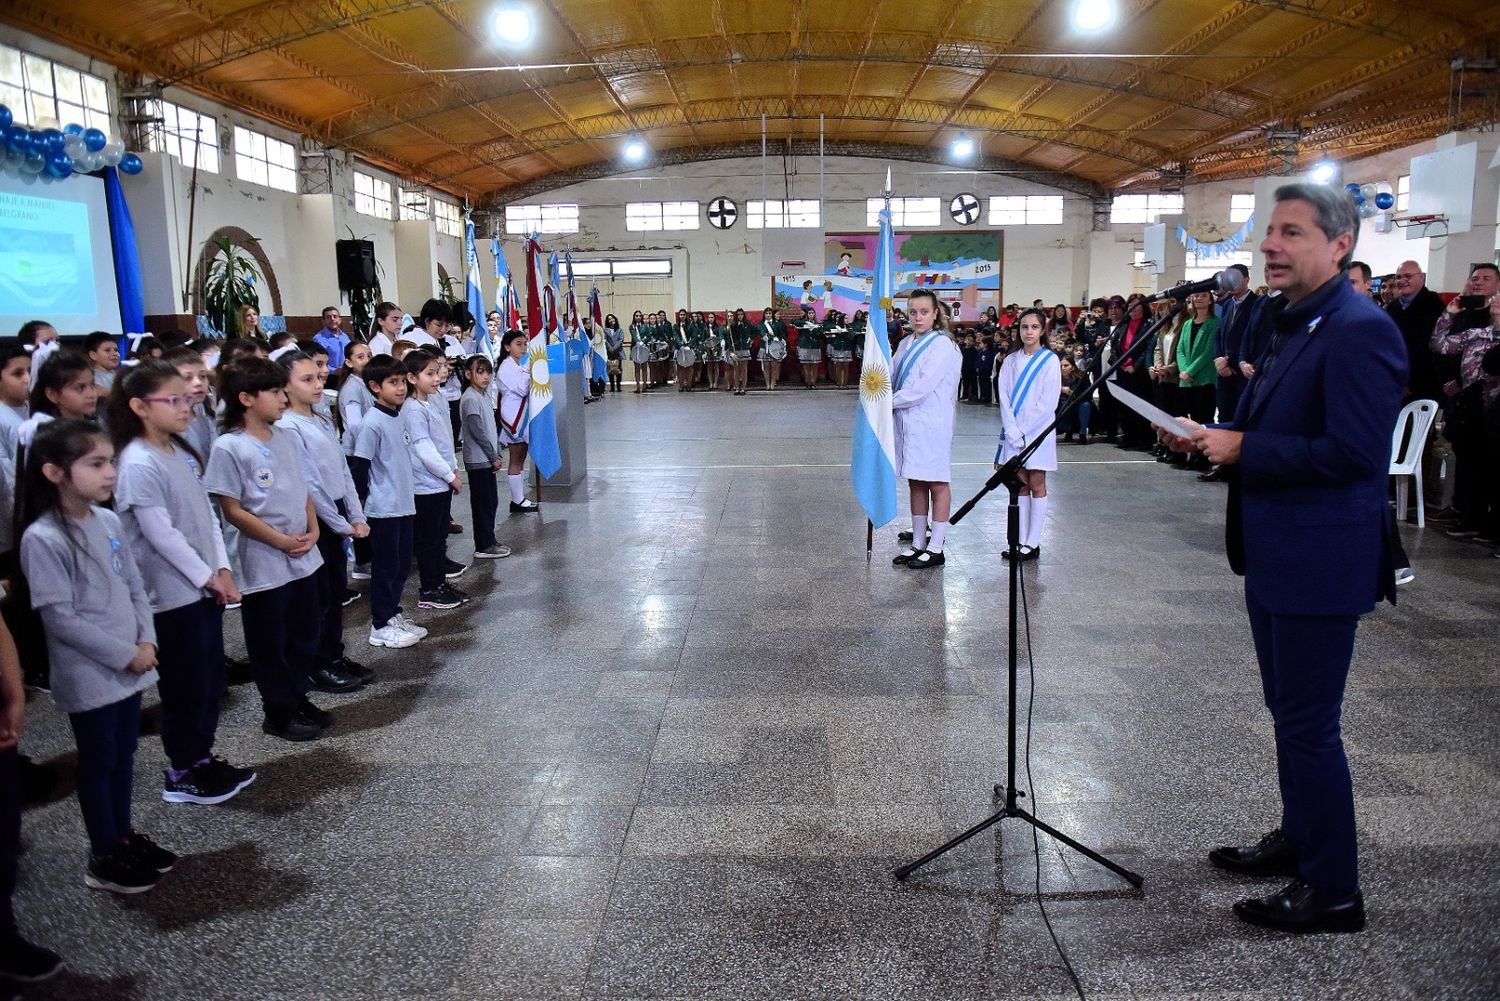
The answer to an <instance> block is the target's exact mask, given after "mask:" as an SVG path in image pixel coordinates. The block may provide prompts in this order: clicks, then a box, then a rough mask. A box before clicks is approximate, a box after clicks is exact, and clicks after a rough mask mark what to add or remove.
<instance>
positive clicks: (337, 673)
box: [308, 665, 364, 694]
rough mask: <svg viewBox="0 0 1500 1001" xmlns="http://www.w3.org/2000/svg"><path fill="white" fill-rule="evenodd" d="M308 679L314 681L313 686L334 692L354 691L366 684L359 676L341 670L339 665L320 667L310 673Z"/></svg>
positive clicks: (321, 690) (320, 689)
mask: <svg viewBox="0 0 1500 1001" xmlns="http://www.w3.org/2000/svg"><path fill="white" fill-rule="evenodd" d="M308 680H309V681H311V682H312V686H313V687H314V688H316V689H317V690H318V691H320V692H333V693H334V694H340V693H343V692H352V691H354V690H355V689H356V688H359V687H360V686H362V685H363V684H364V682H363V681H360V680H359V679H358V678H356V677H353V676H351V675H348V674H345V673H344V672H343V671H341V670H339V668H338V666H337V665H332V666H329V667H320V668H318V669H317V670H316V671H314V672H313V673H312V674H311V675H309V677H308Z"/></svg>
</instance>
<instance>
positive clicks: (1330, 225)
mask: <svg viewBox="0 0 1500 1001" xmlns="http://www.w3.org/2000/svg"><path fill="white" fill-rule="evenodd" d="M1276 200H1277V201H1278V202H1293V201H1296V202H1307V204H1309V205H1311V206H1312V207H1313V211H1314V212H1316V213H1317V222H1318V228H1319V229H1321V230H1322V231H1323V235H1324V236H1326V237H1328V239H1330V240H1336V239H1338V237H1339V236H1341V235H1342V234H1344V233H1348V234H1349V236H1350V237H1351V239H1350V241H1349V252H1348V253H1347V254H1345V255H1344V256H1343V258H1342V259H1340V260H1339V268H1340V269H1342V270H1345V271H1347V270H1348V269H1349V264H1350V262H1351V261H1353V260H1354V246H1355V244H1357V243H1359V207H1358V206H1356V205H1355V204H1354V197H1353V196H1352V195H1350V194H1349V192H1348V191H1347V190H1345V189H1344V188H1334V187H1330V186H1329V185H1326V184H1283V185H1282V186H1281V187H1279V188H1277V189H1276Z"/></svg>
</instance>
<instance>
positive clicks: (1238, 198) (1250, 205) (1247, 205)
mask: <svg viewBox="0 0 1500 1001" xmlns="http://www.w3.org/2000/svg"><path fill="white" fill-rule="evenodd" d="M1254 213H1255V196H1254V195H1253V194H1251V195H1230V196H1229V221H1230V222H1244V221H1245V220H1246V219H1249V218H1250V217H1251V216H1252V215H1253V214H1254Z"/></svg>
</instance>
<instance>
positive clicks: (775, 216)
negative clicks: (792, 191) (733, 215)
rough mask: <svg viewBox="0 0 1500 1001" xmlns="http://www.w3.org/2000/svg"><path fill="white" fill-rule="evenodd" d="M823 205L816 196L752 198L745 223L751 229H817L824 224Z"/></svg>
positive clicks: (746, 212)
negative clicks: (787, 199) (788, 198)
mask: <svg viewBox="0 0 1500 1001" xmlns="http://www.w3.org/2000/svg"><path fill="white" fill-rule="evenodd" d="M822 209H823V206H822V203H821V202H819V201H818V200H817V199H816V198H801V199H797V198H794V199H791V200H789V201H776V200H774V199H771V200H767V201H764V202H763V201H761V200H760V199H758V198H756V199H751V201H750V204H749V205H748V206H747V208H746V211H745V225H747V226H749V227H750V228H751V229H817V228H818V227H819V226H821V225H823V211H822Z"/></svg>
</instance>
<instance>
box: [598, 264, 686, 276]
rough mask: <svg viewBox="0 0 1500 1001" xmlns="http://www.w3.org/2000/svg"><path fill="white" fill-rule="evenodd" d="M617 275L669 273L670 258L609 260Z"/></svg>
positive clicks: (670, 267) (670, 270)
mask: <svg viewBox="0 0 1500 1001" xmlns="http://www.w3.org/2000/svg"><path fill="white" fill-rule="evenodd" d="M610 264H611V265H612V266H613V268H614V273H615V274H617V275H670V274H671V273H672V262H671V261H670V260H664V261H663V260H639V261H611V262H610Z"/></svg>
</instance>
